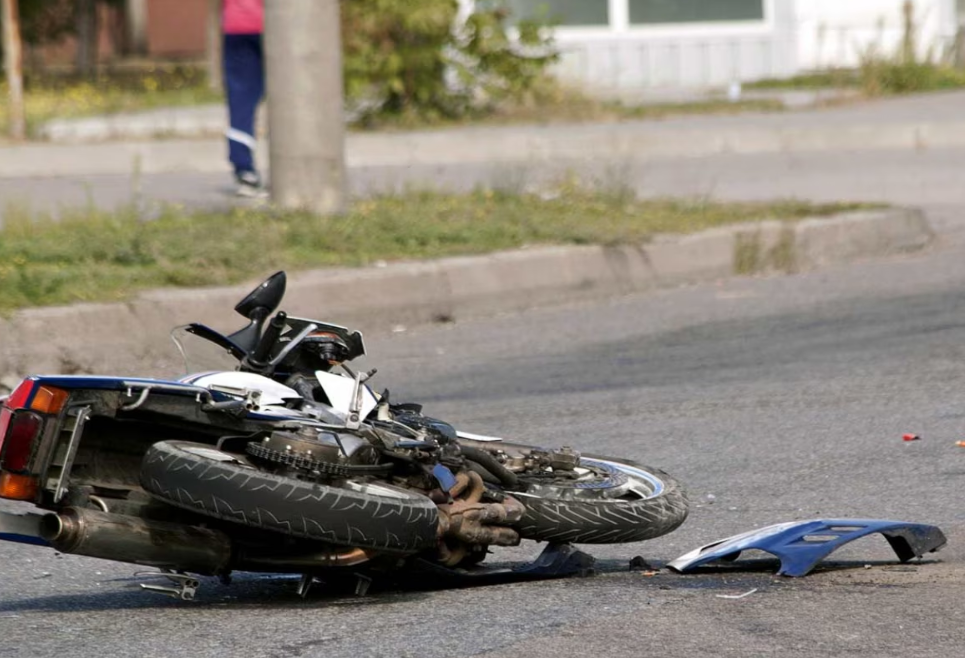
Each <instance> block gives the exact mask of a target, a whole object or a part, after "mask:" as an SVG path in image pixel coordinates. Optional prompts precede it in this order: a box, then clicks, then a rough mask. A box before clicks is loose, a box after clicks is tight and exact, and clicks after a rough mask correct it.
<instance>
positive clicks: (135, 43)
mask: <svg viewBox="0 0 965 658" xmlns="http://www.w3.org/2000/svg"><path fill="white" fill-rule="evenodd" d="M124 36H125V38H126V41H127V52H128V54H130V55H140V56H144V55H147V50H148V43H147V0H126V1H125V3H124Z"/></svg>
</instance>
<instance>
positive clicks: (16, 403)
mask: <svg viewBox="0 0 965 658" xmlns="http://www.w3.org/2000/svg"><path fill="white" fill-rule="evenodd" d="M36 384H37V381H36V380H35V379H25V380H23V381H22V382H20V385H19V386H17V388H16V389H14V391H13V393H11V394H10V397H8V398H7V399H6V400H4V402H3V406H5V407H7V408H8V409H23V408H24V407H26V406H27V401H28V400H30V394H31V393H33V392H34V386H35V385H36Z"/></svg>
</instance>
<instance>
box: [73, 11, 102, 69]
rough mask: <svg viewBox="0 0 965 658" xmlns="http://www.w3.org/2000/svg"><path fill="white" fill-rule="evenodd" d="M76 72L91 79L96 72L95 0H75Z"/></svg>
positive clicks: (96, 34)
mask: <svg viewBox="0 0 965 658" xmlns="http://www.w3.org/2000/svg"><path fill="white" fill-rule="evenodd" d="M76 3H77V4H76V5H75V11H76V14H75V20H76V26H77V62H76V66H77V72H78V73H80V74H81V75H83V76H87V77H92V76H93V75H94V73H96V71H97V45H98V36H99V35H98V24H97V23H98V21H97V0H76Z"/></svg>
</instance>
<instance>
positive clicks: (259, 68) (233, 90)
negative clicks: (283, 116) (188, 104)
mask: <svg viewBox="0 0 965 658" xmlns="http://www.w3.org/2000/svg"><path fill="white" fill-rule="evenodd" d="M224 79H225V93H226V95H227V99H228V114H229V123H230V126H231V127H230V128H229V129H228V133H227V137H228V158H229V160H230V161H231V165H232V167H233V168H234V171H235V176H236V178H238V180H239V182H242V181H244V180H245V179H247V180H248V181H249V182H254V183H255V185H256V186H257V185H258V183H259V180H258V177H257V172H256V167H255V161H254V148H255V113H256V111H257V109H258V103H259V102H260V101H261V98H262V97H263V96H264V91H265V76H264V63H263V59H262V47H261V35H256V34H226V35H225V38H224Z"/></svg>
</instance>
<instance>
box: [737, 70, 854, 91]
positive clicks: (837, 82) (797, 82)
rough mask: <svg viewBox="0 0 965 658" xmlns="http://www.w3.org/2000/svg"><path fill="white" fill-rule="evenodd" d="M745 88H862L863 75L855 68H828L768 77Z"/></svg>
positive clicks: (747, 84)
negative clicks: (787, 75) (784, 76)
mask: <svg viewBox="0 0 965 658" xmlns="http://www.w3.org/2000/svg"><path fill="white" fill-rule="evenodd" d="M743 87H744V89H860V88H861V75H860V72H859V71H857V70H855V69H827V70H824V71H813V72H810V73H802V74H801V75H795V76H791V77H789V78H767V79H765V80H757V81H755V82H747V83H745V84H744V85H743Z"/></svg>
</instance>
